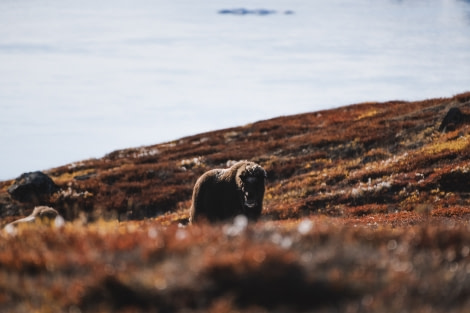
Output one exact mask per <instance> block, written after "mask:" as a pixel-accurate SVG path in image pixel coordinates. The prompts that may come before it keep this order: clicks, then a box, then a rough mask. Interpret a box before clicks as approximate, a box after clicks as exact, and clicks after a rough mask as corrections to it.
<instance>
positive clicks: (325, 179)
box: [0, 93, 470, 312]
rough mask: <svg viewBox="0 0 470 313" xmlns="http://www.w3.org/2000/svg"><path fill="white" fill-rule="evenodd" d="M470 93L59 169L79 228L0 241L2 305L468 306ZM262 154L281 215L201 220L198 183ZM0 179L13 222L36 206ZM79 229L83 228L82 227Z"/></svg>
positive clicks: (234, 131) (4, 211) (272, 124)
mask: <svg viewBox="0 0 470 313" xmlns="http://www.w3.org/2000/svg"><path fill="white" fill-rule="evenodd" d="M469 104H470V93H465V94H461V95H457V96H455V97H452V98H445V99H432V100H425V101H417V102H403V101H391V102H386V103H363V104H358V105H352V106H347V107H342V108H338V109H334V110H328V111H321V112H313V113H306V114H299V115H293V116H286V117H279V118H274V119H271V120H267V121H260V122H256V123H253V124H249V125H245V126H242V127H237V128H230V129H224V130H219V131H213V132H208V133H204V134H200V135H195V136H192V137H187V138H182V139H180V140H175V141H173V142H168V143H163V144H159V145H154V146H149V147H140V148H132V149H125V150H120V151H115V152H112V153H110V154H108V155H107V156H105V157H104V158H102V159H91V160H85V161H82V162H78V163H74V164H69V165H65V166H62V167H58V168H55V169H51V170H49V171H47V172H46V173H47V174H48V175H50V176H51V177H52V179H53V180H54V182H55V183H56V184H57V185H58V186H59V187H60V188H61V190H60V191H59V192H58V193H56V194H54V195H53V196H52V197H51V198H50V199H49V200H48V205H50V206H52V207H54V208H55V209H56V210H58V211H59V212H60V213H61V214H62V215H63V216H64V217H65V218H66V219H68V220H69V221H70V222H68V223H66V225H65V226H63V227H60V228H55V227H46V226H44V225H26V226H21V227H18V229H16V230H15V232H14V233H7V232H6V231H2V233H1V234H0V282H1V283H0V311H17V312H29V311H38V312H50V311H74V310H75V311H77V310H78V309H80V310H81V311H98V312H111V311H113V312H148V311H159V312H175V311H187V312H191V311H192V312H207V311H209V312H230V311H245V312H267V311H274V312H287V311H293V310H294V311H313V310H317V311H319V312H334V311H348V312H380V311H393V312H396V311H415V312H465V310H466V307H468V305H470V302H469V300H468V299H469V297H468V296H469V294H470V276H469V274H468V273H469V269H470V235H469V234H470V232H469V224H468V218H469V217H470V209H469V207H470V196H469V192H470V183H469V178H470V174H469V173H470V165H469V156H470V125H467V124H465V123H463V124H461V125H458V127H456V129H455V130H451V131H448V132H445V133H442V132H439V131H438V127H439V125H440V122H441V121H442V119H443V118H444V116H445V114H446V113H447V112H448V110H449V108H451V107H458V108H459V109H460V110H461V111H462V112H465V113H466V114H467V113H468V109H466V108H467V107H468V105H469ZM241 159H248V160H251V161H254V162H256V163H259V164H260V165H261V166H263V167H264V168H265V169H266V170H267V172H268V179H267V185H266V193H265V201H264V203H265V210H264V211H263V214H262V217H261V220H260V221H258V222H257V223H252V224H249V225H248V226H246V227H245V226H243V227H241V226H240V225H237V224H236V223H235V224H232V223H230V222H229V223H227V224H224V225H206V224H202V225H196V226H189V227H183V226H178V224H179V223H181V222H185V221H186V220H187V218H188V209H189V206H190V202H191V200H190V198H191V193H192V188H193V186H194V183H195V181H196V179H197V178H198V177H199V176H200V175H201V174H202V173H204V172H206V171H207V170H209V169H213V168H218V167H227V166H229V165H230V164H232V162H233V161H238V160H241ZM11 183H12V182H11V181H6V182H0V210H1V211H0V212H1V216H2V220H1V225H5V224H7V223H8V222H11V221H12V220H13V219H14V218H18V217H23V216H26V215H28V214H29V213H31V211H32V209H33V206H29V205H28V204H22V203H18V202H16V201H13V200H11V198H10V197H9V196H8V194H7V192H6V190H7V188H8V187H9V186H10V185H11ZM72 221H73V222H72Z"/></svg>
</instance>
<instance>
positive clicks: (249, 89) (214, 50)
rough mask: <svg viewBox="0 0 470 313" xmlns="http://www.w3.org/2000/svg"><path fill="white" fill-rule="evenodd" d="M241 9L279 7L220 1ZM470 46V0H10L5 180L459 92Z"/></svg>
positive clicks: (0, 79)
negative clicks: (249, 128) (180, 141)
mask: <svg viewBox="0 0 470 313" xmlns="http://www.w3.org/2000/svg"><path fill="white" fill-rule="evenodd" d="M233 8H246V9H250V10H255V9H267V10H273V11H274V10H275V11H276V14H267V15H256V14H246V15H233V14H219V11H220V10H223V9H233ZM286 10H289V11H292V12H293V14H283V13H282V12H285V11H286ZM469 51H470V2H469V1H459V0H441V1H438V0H436V1H428V0H403V1H391V0H388V1H386V0H383V1H377V0H350V1H341V0H319V1H299V0H297V1H282V0H273V1H246V2H245V1H227V0H212V1H211V0H209V1H204V2H196V1H189V0H188V1H183V0H174V1H161V0H152V1H151V0H133V1H131V0H117V1H116V0H114V1H110V0H103V1H98V2H97V1H91V0H83V1H59V0H44V1H33V0H29V1H28V0H3V1H1V2H0V146H1V147H2V153H1V154H0V164H2V166H1V168H0V179H8V178H13V177H16V176H19V175H20V174H21V173H22V172H26V171H32V170H44V169H48V168H51V167H55V166H60V165H63V164H66V163H70V162H73V161H78V160H81V159H86V158H91V157H101V156H103V155H104V154H105V153H108V152H111V151H113V150H115V149H118V148H127V147H133V146H140V145H149V144H156V143H160V142H164V141H169V140H174V139H177V138H180V137H182V136H185V135H192V134H196V133H199V132H202V131H207V130H213V129H219V128H225V127H230V126H237V125H243V124H246V123H250V122H254V121H257V120H261V119H266V118H270V117H275V116H279V115H287V114H295V113H301V112H309V111H317V110H322V109H328V108H333V107H337V106H341V105H347V104H352V103H357V102H362V101H385V100H393V99H400V100H418V99H425V98H432V97H447V96H452V95H454V94H457V93H460V92H463V91H467V90H470V52H469Z"/></svg>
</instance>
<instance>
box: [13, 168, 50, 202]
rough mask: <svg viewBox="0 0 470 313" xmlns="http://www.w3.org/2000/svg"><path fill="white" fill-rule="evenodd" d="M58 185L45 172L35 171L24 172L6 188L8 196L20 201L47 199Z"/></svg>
mask: <svg viewBox="0 0 470 313" xmlns="http://www.w3.org/2000/svg"><path fill="white" fill-rule="evenodd" d="M58 190H59V187H58V186H57V185H56V184H55V183H54V181H53V180H52V179H51V178H50V177H49V176H47V175H46V174H44V173H42V172H39V171H36V172H30V173H24V174H22V175H21V176H20V177H18V178H17V179H16V180H15V182H14V183H13V185H11V186H10V187H9V188H8V193H9V194H10V196H11V197H12V198H13V199H15V200H18V201H21V202H33V203H40V202H44V201H47V200H48V199H49V197H50V196H51V195H52V194H53V193H54V192H56V191H58Z"/></svg>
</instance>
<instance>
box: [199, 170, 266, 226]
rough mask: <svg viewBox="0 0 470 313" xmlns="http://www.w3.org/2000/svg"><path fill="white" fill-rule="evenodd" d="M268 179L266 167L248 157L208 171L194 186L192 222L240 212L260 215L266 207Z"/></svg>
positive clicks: (211, 220)
mask: <svg viewBox="0 0 470 313" xmlns="http://www.w3.org/2000/svg"><path fill="white" fill-rule="evenodd" d="M265 179H266V171H265V170H264V169H263V168H262V167H261V166H260V165H258V164H256V163H253V162H248V161H240V162H238V163H236V164H234V165H233V166H232V167H230V168H228V169H214V170H211V171H208V172H206V173H204V174H203V175H202V176H201V177H200V178H199V179H198V180H197V182H196V185H195V186H194V190H193V201H192V206H191V212H190V222H191V223H192V222H195V221H199V220H201V219H206V220H208V221H209V222H216V221H222V220H226V219H229V218H232V217H234V216H236V215H239V214H243V215H245V216H246V217H248V218H249V219H251V220H256V219H258V218H259V216H260V215H261V210H262V209H263V197H264V183H265Z"/></svg>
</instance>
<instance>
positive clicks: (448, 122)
mask: <svg viewBox="0 0 470 313" xmlns="http://www.w3.org/2000/svg"><path fill="white" fill-rule="evenodd" d="M466 121H467V115H466V114H463V113H462V111H460V109H458V108H451V109H450V110H449V111H448V112H447V114H446V116H445V117H444V119H443V120H442V122H441V125H440V126H439V131H444V132H445V131H447V130H450V131H452V130H455V129H456V128H457V127H458V126H459V125H460V124H463V123H465V122H466Z"/></svg>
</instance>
